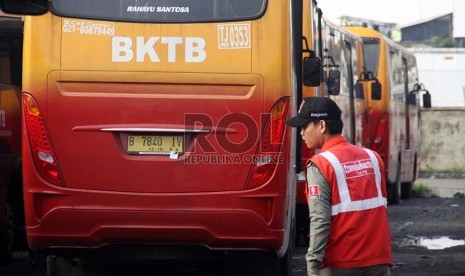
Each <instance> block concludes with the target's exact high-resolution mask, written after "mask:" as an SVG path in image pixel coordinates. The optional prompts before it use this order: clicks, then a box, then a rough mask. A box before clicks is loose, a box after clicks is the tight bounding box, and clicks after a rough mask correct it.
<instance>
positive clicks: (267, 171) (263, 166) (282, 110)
mask: <svg viewBox="0 0 465 276" xmlns="http://www.w3.org/2000/svg"><path fill="white" fill-rule="evenodd" d="M288 109H289V98H282V99H281V100H279V101H278V102H277V103H276V104H275V105H274V106H273V108H272V109H271V112H270V113H269V114H267V120H266V125H265V130H264V132H263V133H264V135H263V136H262V137H263V138H262V139H261V141H260V142H261V143H260V146H259V148H258V150H257V154H256V158H255V159H254V164H253V167H252V170H251V174H250V176H249V181H248V185H247V187H246V188H248V189H253V188H256V187H258V186H260V185H263V184H264V183H265V182H266V181H268V180H269V179H270V177H271V175H272V174H273V172H274V170H275V168H276V166H277V164H278V163H279V159H280V154H281V150H282V143H283V137H284V133H285V129H286V118H287V111H288Z"/></svg>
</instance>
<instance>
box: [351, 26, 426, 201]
mask: <svg viewBox="0 0 465 276" xmlns="http://www.w3.org/2000/svg"><path fill="white" fill-rule="evenodd" d="M346 28H347V30H348V31H350V32H353V33H354V34H356V35H358V36H359V37H361V38H362V39H363V45H364V60H365V63H364V66H365V73H364V77H363V79H364V80H365V81H366V82H367V83H369V84H370V85H367V86H365V87H366V89H365V92H366V94H367V96H366V100H367V106H368V116H367V118H368V122H367V123H368V127H367V128H368V132H367V134H368V136H367V140H368V145H369V146H368V147H369V148H371V149H373V150H375V151H377V152H378V153H379V154H380V156H381V157H382V158H383V161H384V163H385V168H386V177H387V181H386V183H387V185H388V187H387V190H388V200H389V201H390V202H391V203H398V202H399V201H400V199H401V198H402V197H403V198H408V197H410V194H411V188H412V183H413V181H414V180H415V179H416V177H417V175H418V169H419V161H420V160H419V152H420V136H419V135H420V130H419V122H420V121H419V112H420V109H419V99H418V96H419V95H420V94H421V93H422V92H421V91H420V88H421V86H420V85H419V83H418V69H417V64H416V59H415V56H414V54H413V53H411V52H409V51H408V50H407V49H405V48H404V47H402V46H400V45H399V44H397V43H395V42H393V41H391V40H389V39H388V38H386V37H385V36H383V35H382V34H381V33H379V32H377V31H375V30H373V29H369V28H363V27H346ZM423 97H424V101H423V103H424V107H430V104H431V99H430V95H429V94H424V95H423Z"/></svg>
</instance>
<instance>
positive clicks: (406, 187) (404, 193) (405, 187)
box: [401, 182, 412, 199]
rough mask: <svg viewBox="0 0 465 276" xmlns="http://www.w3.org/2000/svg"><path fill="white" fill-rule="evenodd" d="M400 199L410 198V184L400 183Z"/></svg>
mask: <svg viewBox="0 0 465 276" xmlns="http://www.w3.org/2000/svg"><path fill="white" fill-rule="evenodd" d="M401 197H402V199H409V198H411V197H412V182H405V183H402V190H401Z"/></svg>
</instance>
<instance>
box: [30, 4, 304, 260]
mask: <svg viewBox="0 0 465 276" xmlns="http://www.w3.org/2000/svg"><path fill="white" fill-rule="evenodd" d="M146 2H147V5H142V6H141V5H139V4H137V1H120V2H118V3H115V2H114V1H110V0H106V1H103V0H101V1H90V0H85V1H76V0H53V1H51V2H50V12H48V13H46V14H44V15H41V16H35V17H27V18H26V20H25V37H24V75H23V109H24V119H23V120H24V132H25V134H26V135H24V137H23V153H24V154H23V155H24V156H23V158H24V165H23V166H24V169H23V170H24V171H23V174H24V189H25V192H24V197H25V208H26V223H27V236H28V242H29V245H30V246H31V247H32V248H33V249H36V250H42V251H44V252H46V251H47V250H48V252H51V253H58V254H59V253H60V252H65V251H66V249H76V248H83V249H89V248H100V247H103V246H106V245H127V244H129V245H161V244H163V245H166V244H170V245H198V246H202V247H206V248H210V249H216V250H261V251H267V252H274V253H276V255H277V256H278V257H283V256H286V252H288V247H289V246H288V245H289V241H290V240H291V239H292V232H293V231H291V230H292V222H293V214H294V205H295V174H294V168H293V162H294V161H292V160H293V156H294V153H295V142H294V141H295V140H296V132H295V131H293V132H291V130H290V129H288V128H286V127H285V120H286V119H287V118H289V117H290V116H291V114H290V113H291V111H290V110H291V108H293V109H294V110H295V98H296V91H297V87H298V83H297V81H296V78H295V76H296V68H297V70H299V69H298V68H301V65H300V66H296V65H295V64H298V63H296V62H297V60H298V59H300V58H301V57H299V54H296V52H297V53H298V50H296V49H298V47H297V48H296V46H295V45H299V44H301V35H296V34H295V33H293V28H292V27H291V25H292V24H294V23H292V22H294V21H293V19H292V18H291V15H292V14H293V13H298V12H300V13H301V12H302V11H301V8H300V9H298V8H296V7H295V4H294V2H298V1H292V2H288V1H266V0H253V1H250V0H247V1H245V0H244V1H226V0H203V1H200V0H199V1H176V5H174V4H173V1H146ZM144 3H145V2H144ZM290 3H292V4H290ZM300 24H301V21H300ZM295 41H297V42H298V43H295ZM299 47H300V45H299ZM296 57H297V58H296ZM297 74H298V73H297ZM57 248H60V250H56V249H57ZM53 249H54V250H53ZM73 252H74V251H73ZM287 255H289V254H287Z"/></svg>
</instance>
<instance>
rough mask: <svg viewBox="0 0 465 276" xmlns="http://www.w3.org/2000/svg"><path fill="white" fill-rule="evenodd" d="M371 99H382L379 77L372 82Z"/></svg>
mask: <svg viewBox="0 0 465 276" xmlns="http://www.w3.org/2000/svg"><path fill="white" fill-rule="evenodd" d="M371 99H372V100H375V101H379V100H381V83H380V82H379V81H378V80H377V79H375V82H373V83H372V84H371Z"/></svg>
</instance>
